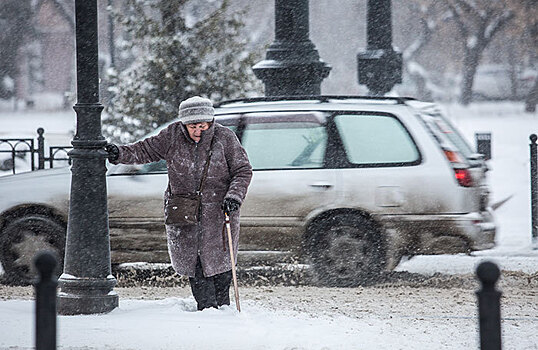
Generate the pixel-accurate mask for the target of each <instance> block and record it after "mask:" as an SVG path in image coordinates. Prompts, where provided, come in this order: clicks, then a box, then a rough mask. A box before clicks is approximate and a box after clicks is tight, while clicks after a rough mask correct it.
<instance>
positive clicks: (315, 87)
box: [252, 0, 331, 96]
mask: <svg viewBox="0 0 538 350" xmlns="http://www.w3.org/2000/svg"><path fill="white" fill-rule="evenodd" d="M309 30H310V29H309V0H275V41H274V42H273V43H272V44H271V45H270V46H269V48H268V49H267V54H266V59H265V60H263V61H261V62H258V63H257V64H255V65H254V67H252V69H253V70H254V74H255V75H256V77H257V78H258V79H260V80H262V81H263V83H264V85H265V96H286V95H287V96H290V95H294V96H298V95H319V94H320V93H321V81H322V80H323V79H325V78H326V77H327V76H328V75H329V71H330V70H331V67H330V66H329V65H327V64H326V63H325V62H323V61H322V60H321V59H320V57H319V53H318V50H316V48H315V46H314V44H313V43H312V41H310V38H309Z"/></svg>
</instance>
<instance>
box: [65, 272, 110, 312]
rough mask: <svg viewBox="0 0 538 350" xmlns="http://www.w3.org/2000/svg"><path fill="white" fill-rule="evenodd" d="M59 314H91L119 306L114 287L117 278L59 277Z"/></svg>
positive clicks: (108, 310)
mask: <svg viewBox="0 0 538 350" xmlns="http://www.w3.org/2000/svg"><path fill="white" fill-rule="evenodd" d="M58 282H59V284H60V292H59V293H58V300H57V306H58V314H60V315H90V314H103V313H107V312H110V311H112V310H114V309H115V308H117V307H118V306H119V297H118V295H117V294H116V292H114V291H112V288H113V287H114V286H115V285H116V279H115V278H114V277H113V276H109V277H108V278H106V279H96V278H75V277H72V276H69V277H64V275H62V276H61V277H60V279H59V281H58Z"/></svg>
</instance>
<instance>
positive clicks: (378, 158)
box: [334, 114, 420, 166]
mask: <svg viewBox="0 0 538 350" xmlns="http://www.w3.org/2000/svg"><path fill="white" fill-rule="evenodd" d="M334 120H335V123H336V126H337V128H338V132H339V133H340V137H341V138H342V143H343V145H344V148H345V150H346V154H347V157H348V160H349V162H350V163H352V164H357V165H373V166H376V165H407V164H411V163H416V162H417V161H419V160H420V154H419V152H418V150H417V147H416V145H415V143H414V142H413V139H412V138H411V136H410V135H409V133H408V132H407V130H406V129H405V127H404V126H403V125H402V123H401V122H400V121H399V120H398V119H397V118H395V117H393V116H388V115H374V114H372V115H370V114H367V115H365V114H339V115H337V116H335V118H334Z"/></svg>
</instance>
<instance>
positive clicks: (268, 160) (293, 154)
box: [241, 115, 327, 170]
mask: <svg viewBox="0 0 538 350" xmlns="http://www.w3.org/2000/svg"><path fill="white" fill-rule="evenodd" d="M301 119H303V120H301ZM241 141H242V144H243V147H244V148H245V150H246V151H247V154H248V157H249V160H250V163H251V164H252V167H253V169H254V170H262V169H263V170H269V169H293V168H301V169H304V168H307V169H308V168H321V167H323V164H324V156H325V150H326V147H327V131H326V129H325V126H324V125H323V124H321V123H319V122H316V121H315V120H314V118H300V117H292V118H290V119H289V120H286V118H283V117H282V116H281V115H280V116H279V117H278V118H274V119H272V118H271V116H268V117H267V118H265V119H264V118H253V119H251V120H250V121H249V122H248V123H247V125H246V128H245V130H244V133H243V136H242V140H241Z"/></svg>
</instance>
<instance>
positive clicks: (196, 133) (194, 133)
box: [186, 122, 211, 142]
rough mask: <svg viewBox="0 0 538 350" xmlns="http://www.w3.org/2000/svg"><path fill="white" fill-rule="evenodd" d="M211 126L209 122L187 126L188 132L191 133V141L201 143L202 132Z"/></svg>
mask: <svg viewBox="0 0 538 350" xmlns="http://www.w3.org/2000/svg"><path fill="white" fill-rule="evenodd" d="M210 125H211V124H210V123H207V122H202V123H193V124H187V125H186V127H187V131H188V132H189V136H190V137H191V139H193V140H194V142H198V141H200V138H201V137H202V131H204V130H207V129H209V126H210Z"/></svg>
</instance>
